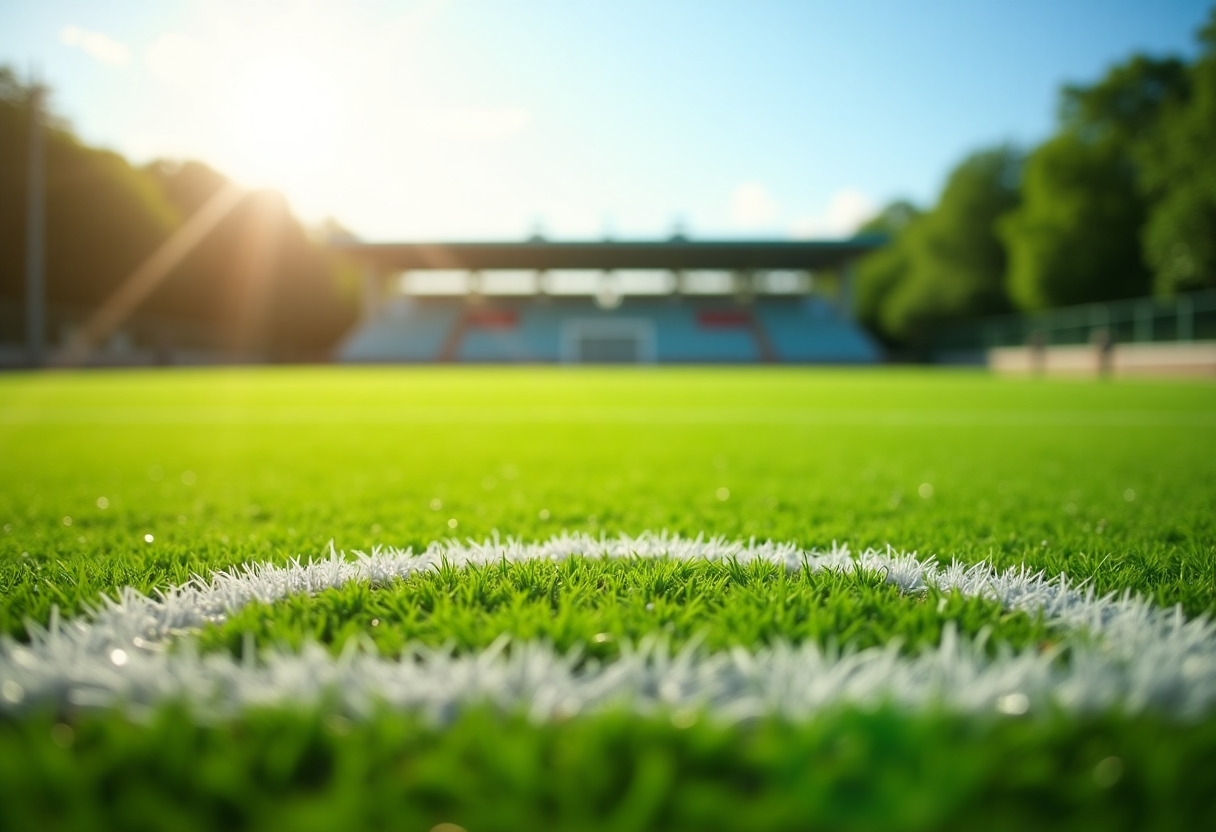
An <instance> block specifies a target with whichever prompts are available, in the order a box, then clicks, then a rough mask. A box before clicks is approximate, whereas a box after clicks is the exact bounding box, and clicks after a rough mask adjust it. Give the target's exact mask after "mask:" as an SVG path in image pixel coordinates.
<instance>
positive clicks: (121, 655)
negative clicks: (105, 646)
mask: <svg viewBox="0 0 1216 832" xmlns="http://www.w3.org/2000/svg"><path fill="white" fill-rule="evenodd" d="M110 661H111V662H113V663H114V666H115V667H122V666H123V665H124V664H126V663H127V651H126V650H123V649H122V648H121V647H116V648H114V649H113V650H111V651H110Z"/></svg>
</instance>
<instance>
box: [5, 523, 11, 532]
mask: <svg viewBox="0 0 1216 832" xmlns="http://www.w3.org/2000/svg"><path fill="white" fill-rule="evenodd" d="M12 530H13V524H12V523H5V524H4V532H5V534H7V533H8V532H11V531H12Z"/></svg>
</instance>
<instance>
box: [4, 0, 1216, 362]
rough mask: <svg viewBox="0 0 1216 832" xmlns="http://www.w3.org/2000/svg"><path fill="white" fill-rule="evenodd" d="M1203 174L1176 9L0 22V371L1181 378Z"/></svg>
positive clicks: (1191, 38)
mask: <svg viewBox="0 0 1216 832" xmlns="http://www.w3.org/2000/svg"><path fill="white" fill-rule="evenodd" d="M1213 148H1216V11H1214V10H1213V8H1212V5H1211V3H1210V2H1208V0H1204V1H1203V2H1198V1H1196V2H1191V1H1190V0H1175V2H1170V3H1168V4H1164V3H1154V2H1148V1H1147V0H1119V1H1118V2H1109V1H1108V2H1096V0H1078V2H1073V3H1069V4H1059V3H1050V2H1038V1H1035V2H1017V3H1014V2H1008V3H984V4H976V3H968V2H962V1H961V0H956V1H955V2H932V3H930V2H925V3H906V2H883V1H881V0H867V1H866V2H860V3H851V4H829V3H820V2H803V3H777V2H772V3H759V4H756V3H748V4H744V3H713V4H705V3H692V2H670V3H663V4H654V3H633V2H612V3H608V2H604V3H580V4H577V5H571V4H565V3H557V2H520V3H512V4H509V5H507V4H496V3H490V2H477V1H476V0H463V1H462V0H454V1H453V2H392V3H390V2H383V3H373V2H366V3H338V2H321V1H320V0H314V1H313V2H298V3H297V2H293V3H287V2H275V1H273V0H265V2H225V1H224V0H214V1H210V2H202V1H201V0H177V1H176V2H121V3H119V2H112V3H107V2H64V1H62V0H49V1H48V2H40V3H37V4H8V5H6V6H5V7H4V8H3V9H0V366H4V367H11V368H17V367H29V366H45V365H55V364H59V365H63V364H93V365H141V364H191V363H194V364H197V363H224V362H318V361H331V360H342V361H389V362H392V361H402V362H429V361H467V362H479V363H481V362H542V363H543V362H556V361H586V362H593V361H607V362H614V363H619V362H625V363H628V362H645V361H659V362H665V361H667V362H681V363H688V362H691V363H697V362H705V363H719V362H720V363H747V362H796V363H876V362H883V361H920V362H939V363H967V364H983V363H987V364H989V365H990V366H993V367H995V368H997V369H1008V370H1011V371H1015V372H1027V371H1036V370H1037V371H1049V370H1052V369H1059V370H1061V371H1074V372H1089V371H1095V372H1103V371H1111V370H1115V371H1129V372H1130V371H1144V372H1191V373H1194V372H1200V373H1211V372H1216V352H1214V350H1216V346H1214V345H1216V154H1214V153H1213ZM387 243H394V244H405V245H396V246H387V245H383V244H387ZM457 243H460V244H461V245H457ZM469 243H475V244H481V245H482V246H483V248H482V249H477V248H476V246H473V247H470V246H468V245H467V244H469ZM591 243H595V244H596V245H595V246H590V244H591ZM491 244H494V245H497V246H498V247H497V248H492V247H491V248H489V249H487V248H484V247H485V246H491ZM728 244H729V246H733V248H730V249H729V250H730V251H731V252H733V253H732V254H730V255H729V256H727V254H726V253H725V252H727V250H728V249H727V248H724V246H728ZM577 245H584V248H582V249H577ZM462 246H463V247H462ZM715 246H717V248H715ZM729 246H728V247H729ZM487 251H490V252H491V254H492V255H493V256H491V254H486V252H487ZM476 252H481V253H480V254H477V256H474V253H476ZM572 252H573V253H572ZM579 252H581V253H579ZM575 254H578V256H575ZM563 264H564V265H563ZM1137 368H1138V369H1137Z"/></svg>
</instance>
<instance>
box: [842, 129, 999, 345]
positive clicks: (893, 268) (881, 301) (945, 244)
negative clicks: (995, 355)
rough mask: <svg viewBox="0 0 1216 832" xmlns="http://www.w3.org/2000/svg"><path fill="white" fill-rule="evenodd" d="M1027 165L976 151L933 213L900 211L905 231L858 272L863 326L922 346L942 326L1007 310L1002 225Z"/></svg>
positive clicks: (952, 179)
mask: <svg viewBox="0 0 1216 832" xmlns="http://www.w3.org/2000/svg"><path fill="white" fill-rule="evenodd" d="M1020 165H1021V156H1020V154H1019V153H1018V152H1017V151H1016V150H1014V149H1013V148H1010V147H998V148H994V149H991V150H985V151H981V152H979V153H975V154H973V155H972V156H969V157H968V158H967V159H965V160H963V162H962V163H961V164H960V165H959V166H958V167H956V168H955V169H954V171H953V172H952V173H951V174H950V176H949V178H948V179H947V181H946V186H945V188H944V189H943V190H942V194H941V197H940V198H939V200H938V203H937V205H936V206H935V207H934V209H933V210H932V211H929V212H927V213H925V214H923V215H918V214H917V213H916V211H915V210H914V209H912V208H911V207H910V206H905V207H900V208H899V209H898V210H897V216H906V217H908V219H907V221H906V222H905V223H904V225H903V228H902V229H899V230H897V231H896V236H895V237H894V239H893V240H892V242H891V244H890V246H888V247H887V248H886V249H885V250H882V251H880V252H878V253H876V254H875V255H873V256H871V257H869V258H867V259H866V260H865V261H863V262H862V264H861V266H860V268H859V284H860V285H859V287H858V301H859V305H860V306H861V310H860V313H861V315H862V318H863V320H866V319H869V320H871V321H872V322H874V323H876V325H877V326H878V328H879V331H880V332H882V333H884V334H885V335H887V337H888V338H890V339H891V340H892V341H896V342H903V343H911V344H915V343H917V342H919V341H922V340H923V339H924V338H925V337H926V335H927V334H928V332H929V331H930V330H931V329H932V328H933V327H934V326H935V325H937V324H939V323H941V322H943V321H947V320H951V319H956V318H961V317H970V316H974V315H984V314H991V313H995V312H1002V311H1005V310H1007V309H1008V308H1009V301H1008V298H1007V297H1006V294H1005V290H1004V279H1005V267H1006V255H1005V249H1004V247H1003V245H1002V244H1001V241H1000V240H999V239H998V237H997V234H996V222H997V220H998V219H999V218H1000V217H1002V216H1003V215H1005V214H1006V213H1007V212H1008V211H1009V210H1010V209H1012V208H1013V207H1014V206H1015V205H1016V204H1017V201H1018V190H1017V182H1018V170H1019V168H1020ZM893 207H895V206H893ZM890 210H891V209H888V212H885V213H884V215H883V217H886V219H884V218H883V217H880V218H879V220H878V223H879V224H880V225H881V224H882V223H884V222H890V215H889V212H890Z"/></svg>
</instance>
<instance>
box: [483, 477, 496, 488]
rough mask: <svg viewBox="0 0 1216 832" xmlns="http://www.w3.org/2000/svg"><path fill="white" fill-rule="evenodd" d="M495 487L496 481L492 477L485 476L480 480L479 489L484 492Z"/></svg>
mask: <svg viewBox="0 0 1216 832" xmlns="http://www.w3.org/2000/svg"><path fill="white" fill-rule="evenodd" d="M496 485H498V480H496V479H494V478H493V477H489V476H486V477H482V478H481V487H482V488H484V489H485V490H486V491H493V490H494V486H496Z"/></svg>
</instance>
